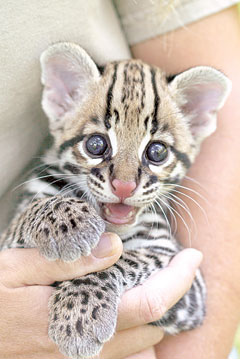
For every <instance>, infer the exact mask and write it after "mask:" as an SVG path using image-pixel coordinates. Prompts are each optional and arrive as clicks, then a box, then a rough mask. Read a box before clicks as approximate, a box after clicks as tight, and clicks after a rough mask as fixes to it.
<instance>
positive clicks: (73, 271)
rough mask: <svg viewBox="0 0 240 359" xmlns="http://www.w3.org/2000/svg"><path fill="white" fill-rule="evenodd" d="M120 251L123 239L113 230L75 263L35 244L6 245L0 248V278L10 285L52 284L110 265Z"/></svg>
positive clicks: (6, 284) (4, 283) (12, 286)
mask: <svg viewBox="0 0 240 359" xmlns="http://www.w3.org/2000/svg"><path fill="white" fill-rule="evenodd" d="M121 253H122V242H121V240H120V238H119V237H118V236H117V235H116V234H114V233H104V234H103V235H102V236H101V238H100V241H99V243H98V246H97V247H96V248H94V250H93V251H92V253H91V254H90V255H89V256H87V257H81V258H80V259H78V260H76V261H74V262H72V263H66V262H63V261H60V260H56V261H49V260H47V259H45V258H44V257H43V256H42V255H40V253H39V251H38V250H37V249H35V248H28V249H19V248H14V249H7V250H4V251H3V252H0V282H1V283H2V284H3V285H5V286H6V287H10V288H18V287H22V286H26V285H37V284H38V285H49V284H51V283H53V282H55V281H64V280H69V279H73V278H76V277H79V276H83V275H86V274H88V273H91V272H97V271H100V270H103V269H105V268H108V267H110V266H111V265H113V264H114V263H115V262H116V261H117V260H118V258H119V257H120V255H121Z"/></svg>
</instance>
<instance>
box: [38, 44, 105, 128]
mask: <svg viewBox="0 0 240 359" xmlns="http://www.w3.org/2000/svg"><path fill="white" fill-rule="evenodd" d="M40 62H41V68H42V77H41V80H42V84H43V85H44V91H43V98H42V106H43V109H44V111H45V113H46V115H47V116H48V117H49V119H50V121H51V128H52V129H55V128H56V127H57V126H58V125H57V123H54V120H56V119H58V120H59V119H62V118H63V117H64V116H65V115H66V114H67V113H69V112H71V111H73V110H74V108H75V106H76V105H77V104H79V103H80V102H81V101H82V99H83V98H84V96H85V95H86V94H87V87H88V84H89V83H90V82H92V81H98V79H99V78H100V74H99V71H98V69H97V66H96V65H95V63H94V62H93V60H92V59H91V58H90V56H89V55H88V54H87V53H86V52H85V51H84V50H83V49H82V48H81V47H80V46H78V45H76V44H71V43H66V42H60V43H57V44H54V45H52V46H50V47H49V48H48V49H47V50H45V51H44V52H43V53H42V55H41V58H40ZM55 122H56V121H55ZM60 122H61V121H60ZM58 123H59V121H58Z"/></svg>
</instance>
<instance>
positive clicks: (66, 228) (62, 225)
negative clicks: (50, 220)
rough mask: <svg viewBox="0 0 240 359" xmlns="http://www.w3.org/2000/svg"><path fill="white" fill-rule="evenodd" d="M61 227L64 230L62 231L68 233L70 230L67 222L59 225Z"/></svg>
mask: <svg viewBox="0 0 240 359" xmlns="http://www.w3.org/2000/svg"><path fill="white" fill-rule="evenodd" d="M59 229H60V230H61V231H62V233H67V232H68V227H67V226H66V224H65V223H62V224H61V225H60V226H59Z"/></svg>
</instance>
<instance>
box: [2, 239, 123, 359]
mask: <svg viewBox="0 0 240 359" xmlns="http://www.w3.org/2000/svg"><path fill="white" fill-rule="evenodd" d="M103 237H104V238H103ZM121 252H122V243H121V240H120V239H119V237H118V236H116V235H114V234H109V235H106V234H105V235H103V236H102V237H101V240H100V242H99V245H98V246H97V248H95V249H94V250H93V251H92V254H91V255H90V256H88V257H82V258H81V259H79V260H77V261H75V262H73V263H64V262H61V261H59V260H56V261H54V262H50V261H48V260H46V259H45V258H44V257H42V256H41V255H40V254H39V252H38V250H37V249H8V250H5V251H3V252H0V318H1V325H0V358H1V359H3V358H4V359H46V358H47V359H63V358H64V356H63V355H62V354H61V353H60V352H59V351H58V348H57V346H56V345H55V344H54V343H53V342H52V341H51V340H50V339H49V338H48V300H49V297H50V296H51V294H52V292H53V291H54V288H53V287H50V284H52V283H54V282H55V281H64V280H68V279H73V278H76V277H79V276H83V275H85V274H88V273H90V272H94V271H100V270H103V269H105V268H107V267H109V266H111V265H112V264H114V263H115V262H116V261H117V260H118V258H119V256H120V255H121Z"/></svg>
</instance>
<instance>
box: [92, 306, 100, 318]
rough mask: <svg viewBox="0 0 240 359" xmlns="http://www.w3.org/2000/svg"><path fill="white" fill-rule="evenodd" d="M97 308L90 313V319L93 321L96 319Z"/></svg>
mask: <svg viewBox="0 0 240 359" xmlns="http://www.w3.org/2000/svg"><path fill="white" fill-rule="evenodd" d="M98 309H99V307H95V308H94V309H93V311H92V318H93V319H97V311H98Z"/></svg>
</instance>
